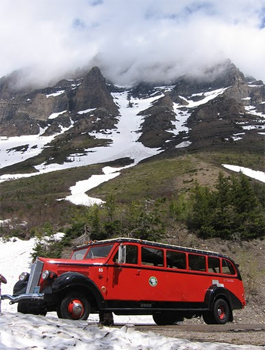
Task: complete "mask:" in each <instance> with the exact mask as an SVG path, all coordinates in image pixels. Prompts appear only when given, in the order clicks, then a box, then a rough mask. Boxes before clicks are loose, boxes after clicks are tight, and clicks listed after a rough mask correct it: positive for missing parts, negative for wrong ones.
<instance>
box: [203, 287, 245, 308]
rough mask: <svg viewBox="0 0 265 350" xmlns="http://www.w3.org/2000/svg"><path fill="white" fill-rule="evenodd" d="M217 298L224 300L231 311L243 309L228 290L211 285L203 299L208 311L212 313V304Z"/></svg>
mask: <svg viewBox="0 0 265 350" xmlns="http://www.w3.org/2000/svg"><path fill="white" fill-rule="evenodd" d="M218 298H223V299H225V300H226V301H227V302H228V304H229V307H230V309H231V311H232V310H234V309H242V307H243V305H242V303H241V301H240V300H239V299H238V298H237V297H236V296H235V294H233V293H232V292H230V291H229V290H228V289H226V288H225V287H221V286H218V285H212V286H211V287H210V288H208V290H207V292H206V294H205V299H204V303H205V304H206V305H207V306H208V308H209V310H210V311H212V309H213V306H214V302H215V300H216V299H218Z"/></svg>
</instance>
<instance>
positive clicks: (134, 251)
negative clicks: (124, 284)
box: [113, 245, 138, 264]
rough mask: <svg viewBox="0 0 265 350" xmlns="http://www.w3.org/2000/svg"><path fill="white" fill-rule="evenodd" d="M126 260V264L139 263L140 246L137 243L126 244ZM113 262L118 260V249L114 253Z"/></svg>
mask: <svg viewBox="0 0 265 350" xmlns="http://www.w3.org/2000/svg"><path fill="white" fill-rule="evenodd" d="M125 247H126V258H125V259H126V260H125V264H137V263H138V247H137V246H136V245H126V246H125ZM113 262H115V263H117V262H118V251H117V252H116V254H115V255H114V258H113Z"/></svg>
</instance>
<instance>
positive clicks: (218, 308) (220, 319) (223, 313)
mask: <svg viewBox="0 0 265 350" xmlns="http://www.w3.org/2000/svg"><path fill="white" fill-rule="evenodd" d="M203 320H204V322H205V323H207V324H226V322H228V321H229V320H230V308H229V306H228V304H227V302H226V301H225V300H224V299H221V298H220V299H217V300H216V301H215V302H214V305H213V311H208V312H207V313H205V314H204V315H203Z"/></svg>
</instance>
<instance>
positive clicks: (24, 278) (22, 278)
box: [18, 272, 29, 282]
mask: <svg viewBox="0 0 265 350" xmlns="http://www.w3.org/2000/svg"><path fill="white" fill-rule="evenodd" d="M18 279H19V280H20V281H21V282H26V281H28V280H29V273H28V272H22V273H21V275H20V276H19V278H18Z"/></svg>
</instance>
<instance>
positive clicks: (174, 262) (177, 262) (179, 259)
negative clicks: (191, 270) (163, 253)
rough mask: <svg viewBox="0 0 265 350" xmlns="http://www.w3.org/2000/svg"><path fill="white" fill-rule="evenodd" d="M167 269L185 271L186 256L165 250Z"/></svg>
mask: <svg viewBox="0 0 265 350" xmlns="http://www.w3.org/2000/svg"><path fill="white" fill-rule="evenodd" d="M167 267H171V268H173V269H186V254H185V253H180V252H174V251H171V250H167Z"/></svg>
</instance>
